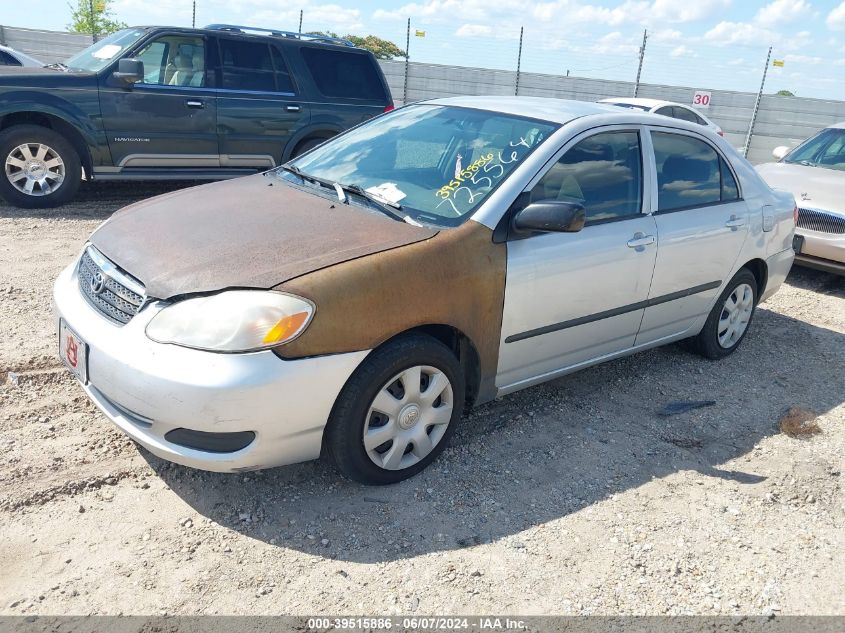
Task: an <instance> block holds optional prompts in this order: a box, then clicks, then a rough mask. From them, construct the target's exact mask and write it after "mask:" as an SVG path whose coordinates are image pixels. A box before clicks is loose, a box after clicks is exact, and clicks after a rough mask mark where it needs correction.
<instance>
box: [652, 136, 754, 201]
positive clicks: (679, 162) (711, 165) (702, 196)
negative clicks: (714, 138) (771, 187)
mask: <svg viewBox="0 0 845 633" xmlns="http://www.w3.org/2000/svg"><path fill="white" fill-rule="evenodd" d="M651 141H652V144H653V145H654V160H655V164H656V165H657V211H658V212H661V211H674V210H677V209H685V208H688V207H701V206H705V205H709V204H716V203H718V202H721V201H722V200H723V192H724V195H725V196H727V198H725V199H730V196H731V193H730V187H725V188H723V186H722V165H721V160H722V159H721V158H720V157H719V154H717V153H716V150H715V149H713V148H712V147H711V146H710V145H708V144H707V143H705V142H704V141H702V140H700V139H697V138H693V137H691V136H686V135H683V134H672V133H670V132H652V133H651ZM728 172H730V170H728ZM731 178H733V176H732V175H731ZM733 187H734V189H735V188H736V181H734V182H733ZM737 195H738V192H737Z"/></svg>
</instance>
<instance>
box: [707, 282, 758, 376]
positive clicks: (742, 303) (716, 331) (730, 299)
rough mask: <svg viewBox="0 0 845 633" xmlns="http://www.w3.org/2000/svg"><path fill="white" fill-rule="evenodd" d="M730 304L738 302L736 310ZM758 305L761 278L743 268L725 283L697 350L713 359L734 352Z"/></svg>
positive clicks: (708, 318) (735, 304)
mask: <svg viewBox="0 0 845 633" xmlns="http://www.w3.org/2000/svg"><path fill="white" fill-rule="evenodd" d="M730 304H733V305H734V311H733V312H732V311H731V310H730ZM756 307H757V278H756V277H754V275H753V274H752V272H751V271H750V270H748V269H747V268H742V269H740V271H739V272H738V273H737V274H736V275H734V278H733V279H731V280H730V282H729V283H728V284H727V286H725V289H724V291H722V294H721V295H719V299H718V300H717V301H716V304H715V305H714V306H713V309H712V310H711V311H710V314H709V315H708V316H707V321H705V323H704V327H703V328H702V330H701V332H700V333H699V334H698V336H696V337H695V338H694V339H693V347H694V349H695V351H697V352H698V353H699V354H701V355H702V356H704V357H705V358H709V359H711V360H718V359H720V358H724V357H725V356H728V355H729V354H732V353H733V352H734V351H735V350H736V348H737V347H739V344H740V343H742V339H744V338H745V335H746V334H747V333H748V329H749V328H750V327H751V321H752V319H753V318H754V310H755V309H756ZM734 315H735V316H734Z"/></svg>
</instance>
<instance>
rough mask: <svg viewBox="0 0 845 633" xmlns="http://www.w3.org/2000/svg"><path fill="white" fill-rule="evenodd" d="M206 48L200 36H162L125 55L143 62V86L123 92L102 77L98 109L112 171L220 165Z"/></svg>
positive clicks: (122, 87)
mask: <svg viewBox="0 0 845 633" xmlns="http://www.w3.org/2000/svg"><path fill="white" fill-rule="evenodd" d="M207 44H208V42H207V39H206V38H204V37H202V36H200V35H186V34H175V33H174V34H167V33H165V34H162V35H159V36H158V37H155V38H154V39H152V40H149V41H146V42H143V43H142V44H140V46H139V47H137V48H136V49H135V50H133V51H131V52H130V53H129V54H128V55H126V57H133V58H138V59H141V60H142V61H143V62H144V79H143V81H139V82H137V83H135V84H132V85H131V86H127V85H126V84H124V83H121V82H119V81H117V80H115V79H114V78H113V77H111V74H110V73H109V74H107V75H105V76H104V77H103V79H102V83H101V86H100V107H101V110H102V113H103V125H104V127H105V129H106V132H107V135H108V143H109V149H110V150H111V155H112V161H113V163H114V165H115V166H117V167H121V168H127V169H132V168H161V167H194V168H204V167H217V166H218V165H219V164H220V163H219V158H218V149H217V129H216V126H217V116H216V99H215V92H214V89H213V87H211V86H210V85H209V83H210V82H209V73H208V71H207V68H208V45H207ZM114 69H115V70H116V69H117V65H116V64H115V66H114Z"/></svg>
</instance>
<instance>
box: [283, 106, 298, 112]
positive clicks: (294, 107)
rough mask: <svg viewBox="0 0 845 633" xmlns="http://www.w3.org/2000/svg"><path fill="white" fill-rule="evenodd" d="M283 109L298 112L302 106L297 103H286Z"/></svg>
mask: <svg viewBox="0 0 845 633" xmlns="http://www.w3.org/2000/svg"><path fill="white" fill-rule="evenodd" d="M285 110H287V111H288V112H299V111H300V110H302V108H301V107H299V106H298V105H286V106H285Z"/></svg>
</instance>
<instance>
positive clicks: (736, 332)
mask: <svg viewBox="0 0 845 633" xmlns="http://www.w3.org/2000/svg"><path fill="white" fill-rule="evenodd" d="M753 310H754V291H753V290H751V286H749V285H748V284H740V285H738V286H737V287H736V288H734V291H733V292H732V293H731V294H730V295H728V298H727V299H726V300H725V305H723V306H722V314H721V316H720V317H719V329H718V335H719V345H721V346H722V347H723V348H725V349H728V348H730V347H733V346H734V345H736V342H737V341H738V340H739V339H740V338H741V337H742V335H743V333H744V332H745V330H746V328H748V321H749V320H750V319H751V312H752V311H753Z"/></svg>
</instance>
